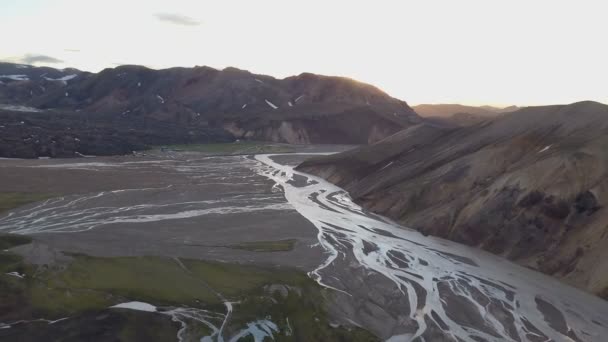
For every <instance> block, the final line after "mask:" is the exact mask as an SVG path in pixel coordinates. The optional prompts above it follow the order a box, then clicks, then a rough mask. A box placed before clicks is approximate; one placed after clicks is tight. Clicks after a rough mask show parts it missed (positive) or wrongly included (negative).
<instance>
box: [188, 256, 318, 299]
mask: <svg viewBox="0 0 608 342" xmlns="http://www.w3.org/2000/svg"><path fill="white" fill-rule="evenodd" d="M183 262H184V265H186V267H187V268H188V269H189V270H190V271H191V272H192V274H193V275H194V276H196V277H197V278H199V279H201V280H204V281H205V282H206V283H207V284H209V286H211V287H212V288H213V289H216V290H218V291H220V292H221V293H222V294H224V296H226V297H229V298H230V297H236V296H239V295H243V294H246V293H248V292H250V291H253V290H256V289H259V288H261V287H263V286H264V285H267V284H276V283H279V284H280V283H287V284H294V285H297V284H300V283H302V282H306V281H308V280H309V279H308V277H307V276H306V274H304V273H302V272H297V271H293V270H279V269H277V268H272V267H268V268H264V267H254V266H243V265H237V264H227V263H220V262H200V261H196V260H184V261H183Z"/></svg>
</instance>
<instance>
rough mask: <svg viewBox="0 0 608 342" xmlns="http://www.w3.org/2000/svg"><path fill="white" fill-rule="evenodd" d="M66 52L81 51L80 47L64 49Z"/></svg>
mask: <svg viewBox="0 0 608 342" xmlns="http://www.w3.org/2000/svg"><path fill="white" fill-rule="evenodd" d="M63 51H65V52H80V50H79V49H63Z"/></svg>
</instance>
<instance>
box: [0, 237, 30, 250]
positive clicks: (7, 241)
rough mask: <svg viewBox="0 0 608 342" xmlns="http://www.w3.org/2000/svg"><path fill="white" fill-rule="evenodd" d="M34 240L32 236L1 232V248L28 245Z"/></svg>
mask: <svg viewBox="0 0 608 342" xmlns="http://www.w3.org/2000/svg"><path fill="white" fill-rule="evenodd" d="M31 242H32V238H31V237H29V236H25V235H16V234H0V250H5V249H9V248H13V247H16V246H20V245H27V244H28V243H31Z"/></svg>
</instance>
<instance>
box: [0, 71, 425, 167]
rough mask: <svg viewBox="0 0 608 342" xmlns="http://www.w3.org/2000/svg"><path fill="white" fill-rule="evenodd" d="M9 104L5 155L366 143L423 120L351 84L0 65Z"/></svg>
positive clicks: (2, 98)
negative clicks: (237, 143)
mask: <svg viewBox="0 0 608 342" xmlns="http://www.w3.org/2000/svg"><path fill="white" fill-rule="evenodd" d="M0 103H1V104H2V105H0V120H1V121H0V122H2V126H3V127H0V129H1V130H3V134H2V138H1V139H2V147H1V148H0V156H2V157H39V156H50V157H70V156H75V155H87V154H94V155H106V154H120V153H129V152H130V151H132V150H135V149H142V148H145V147H147V146H149V145H158V144H169V143H197V142H225V141H234V140H236V139H254V140H266V141H275V142H286V143H295V144H308V143H340V144H367V143H372V142H375V141H378V140H381V139H383V138H386V137H388V136H390V135H392V134H394V133H396V132H397V131H399V130H401V129H403V128H405V127H409V126H411V125H413V124H416V123H419V122H420V121H421V119H420V117H419V116H418V115H417V114H416V113H415V112H414V111H413V110H412V109H411V108H410V107H409V106H408V105H407V103H405V102H403V101H401V100H398V99H395V98H392V97H390V96H389V95H387V94H386V93H384V92H383V91H381V90H379V89H378V88H376V87H373V86H371V85H368V84H364V83H361V82H357V81H354V80H351V79H348V78H341V77H328V76H321V75H315V74H310V73H304V74H301V75H298V76H293V77H288V78H285V79H276V78H273V77H270V76H264V75H256V74H252V73H250V72H248V71H244V70H239V69H236V68H226V69H223V70H216V69H213V68H210V67H194V68H171V69H165V70H152V69H148V68H145V67H142V66H120V67H117V68H113V69H105V70H103V71H101V72H99V73H89V72H81V71H79V70H75V69H64V70H56V69H52V68H38V67H32V66H27V65H18V64H9V63H0Z"/></svg>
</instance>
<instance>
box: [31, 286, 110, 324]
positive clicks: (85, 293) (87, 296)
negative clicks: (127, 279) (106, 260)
mask: <svg viewBox="0 0 608 342" xmlns="http://www.w3.org/2000/svg"><path fill="white" fill-rule="evenodd" d="M28 298H29V301H30V303H31V309H32V311H33V312H34V314H35V316H39V317H51V318H59V317H65V316H71V315H75V314H78V313H81V312H87V311H93V310H102V309H105V308H107V307H108V306H110V305H111V304H112V300H111V296H108V295H107V294H104V293H103V292H97V291H91V290H82V289H68V288H50V287H47V286H46V285H45V284H41V283H36V282H34V283H33V284H31V285H30V286H29V288H28Z"/></svg>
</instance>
